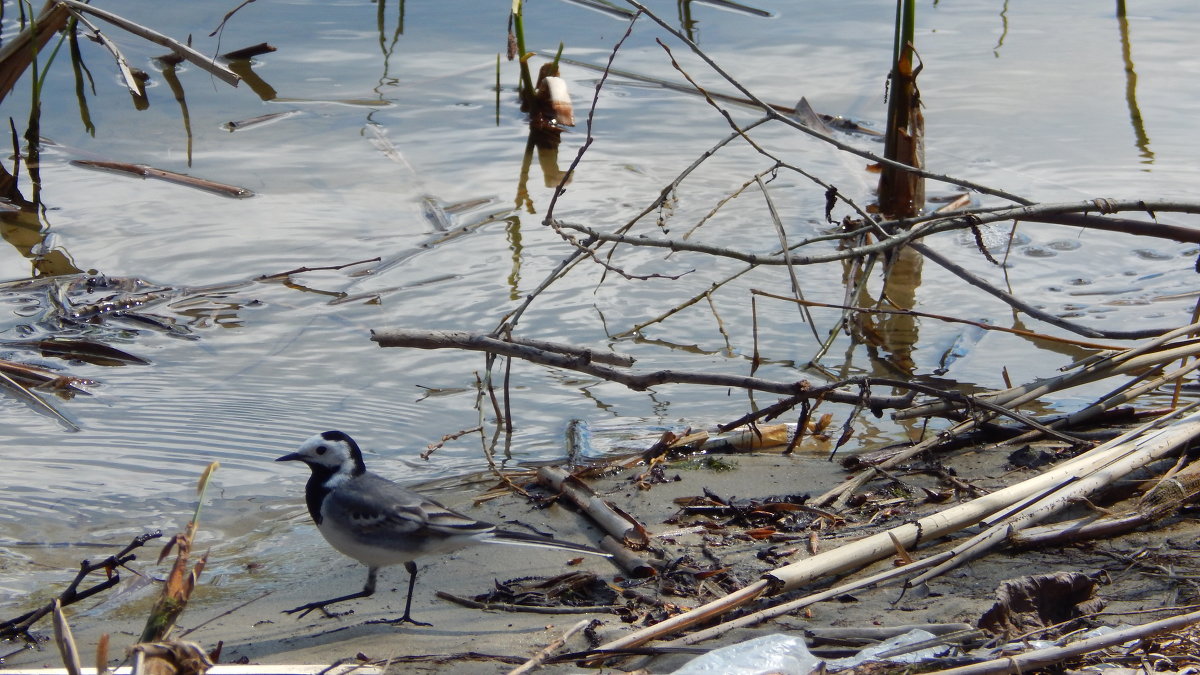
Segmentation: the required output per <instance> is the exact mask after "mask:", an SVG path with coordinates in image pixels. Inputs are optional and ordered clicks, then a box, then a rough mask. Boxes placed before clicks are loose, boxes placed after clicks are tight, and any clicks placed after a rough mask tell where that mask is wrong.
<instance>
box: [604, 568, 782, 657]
mask: <svg viewBox="0 0 1200 675" xmlns="http://www.w3.org/2000/svg"><path fill="white" fill-rule="evenodd" d="M770 589H771V582H770V581H768V580H766V579H759V580H758V581H756V582H754V583H752V584H750V585H749V586H746V587H745V588H743V589H741V590H739V591H734V592H732V593H730V594H729V595H726V596H723V597H720V598H717V599H716V600H713V601H712V602H709V603H706V604H704V605H701V606H699V607H697V608H695V609H693V610H692V611H690V612H685V613H683V614H679V615H677V616H673V617H671V618H670V619H667V620H666V621H662V622H660V623H656V624H654V625H653V626H649V627H647V628H642V629H641V630H637V631H634V632H632V633H630V634H629V635H626V636H625V637H622V638H619V639H616V640H613V641H612V642H609V643H608V644H604V645H601V646H600V647H598V648H597V649H600V650H605V651H618V650H621V649H626V648H629V647H637V646H639V645H644V644H646V643H647V642H650V641H651V640H657V639H658V638H661V637H664V636H667V635H671V634H672V633H675V632H677V631H681V630H683V629H685V628H689V627H691V626H694V625H696V624H698V623H701V622H704V621H708V620H709V619H712V618H715V617H718V616H720V615H722V614H724V613H726V612H729V611H732V610H734V609H737V608H738V607H741V606H742V605H745V604H747V603H750V602H753V601H754V600H755V599H756V598H758V597H759V596H761V595H762V594H764V593H767V592H768V591H769V590H770Z"/></svg>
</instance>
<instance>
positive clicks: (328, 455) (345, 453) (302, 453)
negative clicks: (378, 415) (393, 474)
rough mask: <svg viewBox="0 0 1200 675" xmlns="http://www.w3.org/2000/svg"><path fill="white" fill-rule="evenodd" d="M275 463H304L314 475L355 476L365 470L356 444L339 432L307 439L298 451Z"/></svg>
mask: <svg viewBox="0 0 1200 675" xmlns="http://www.w3.org/2000/svg"><path fill="white" fill-rule="evenodd" d="M275 461H276V462H296V461H299V462H304V463H305V464H307V465H308V467H309V468H310V469H312V470H313V473H314V474H322V475H340V476H346V477H349V476H357V475H360V474H362V473H363V472H365V471H366V470H367V467H366V465H364V464H363V458H362V451H360V450H359V449H358V443H355V442H354V439H353V438H350V436H348V435H347V434H344V433H342V432H341V431H326V432H325V433H323V434H317V435H315V436H311V437H309V439H308V440H306V441H304V442H303V443H301V444H300V447H299V449H297V450H296V451H295V452H293V453H291V454H290V455H284V456H283V457H280V458H278V459H276V460H275Z"/></svg>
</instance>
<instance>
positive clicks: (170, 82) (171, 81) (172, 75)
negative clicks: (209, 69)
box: [158, 57, 192, 166]
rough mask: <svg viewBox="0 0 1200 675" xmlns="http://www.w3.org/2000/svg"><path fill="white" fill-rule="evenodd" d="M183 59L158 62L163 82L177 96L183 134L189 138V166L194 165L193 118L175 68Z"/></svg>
mask: <svg viewBox="0 0 1200 675" xmlns="http://www.w3.org/2000/svg"><path fill="white" fill-rule="evenodd" d="M182 60H183V59H181V58H178V57H175V58H166V57H164V58H160V59H158V62H159V63H160V64H162V69H161V70H160V71H159V72H160V73H162V77H163V80H164V81H165V82H166V83H167V86H168V87H170V88H171V93H172V94H174V95H175V100H176V101H178V102H179V117H180V119H181V120H182V121H183V133H184V136H185V137H186V138H187V165H188V166H191V165H192V117H191V115H190V114H189V113H188V107H187V98H186V96H185V95H184V93H183V83H182V82H180V81H179V76H178V74H177V73H176V72H175V66H177V65H179V62H180V61H182Z"/></svg>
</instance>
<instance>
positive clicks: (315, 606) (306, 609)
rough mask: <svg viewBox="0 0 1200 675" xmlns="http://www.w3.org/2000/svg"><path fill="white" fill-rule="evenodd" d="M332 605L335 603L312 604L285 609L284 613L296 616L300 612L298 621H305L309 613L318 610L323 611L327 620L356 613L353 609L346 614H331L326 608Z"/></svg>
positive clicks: (345, 612)
mask: <svg viewBox="0 0 1200 675" xmlns="http://www.w3.org/2000/svg"><path fill="white" fill-rule="evenodd" d="M332 604H333V602H310V603H308V604H307V605H300V606H299V607H293V608H292V609H285V610H283V613H284V614H295V613H296V612H300V616H298V617H296V618H297V619H303V618H304V617H305V616H307V615H308V614H309V612H312V611H313V610H316V609H319V610H321V613H322V614H324V615H325V618H327V619H336V618H337V617H339V616H346V615H347V614H353V613H354V610H352V609H348V610H346V611H344V612H331V611H329V610H328V609H325V607H326V606H328V605H332Z"/></svg>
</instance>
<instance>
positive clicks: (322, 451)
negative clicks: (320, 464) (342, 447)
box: [316, 445, 329, 455]
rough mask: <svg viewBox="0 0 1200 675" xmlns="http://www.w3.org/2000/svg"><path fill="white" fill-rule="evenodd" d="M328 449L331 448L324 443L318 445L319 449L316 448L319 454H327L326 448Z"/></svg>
mask: <svg viewBox="0 0 1200 675" xmlns="http://www.w3.org/2000/svg"><path fill="white" fill-rule="evenodd" d="M328 449H329V448H327V447H325V446H323V445H318V446H317V450H316V452H317V454H318V455H323V454H325V451H326V450H328Z"/></svg>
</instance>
